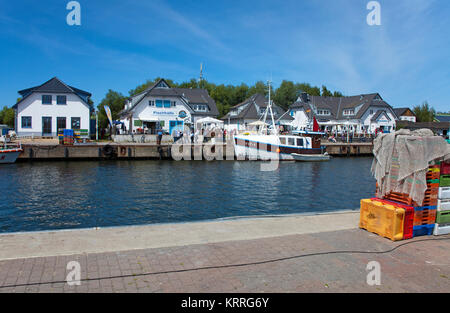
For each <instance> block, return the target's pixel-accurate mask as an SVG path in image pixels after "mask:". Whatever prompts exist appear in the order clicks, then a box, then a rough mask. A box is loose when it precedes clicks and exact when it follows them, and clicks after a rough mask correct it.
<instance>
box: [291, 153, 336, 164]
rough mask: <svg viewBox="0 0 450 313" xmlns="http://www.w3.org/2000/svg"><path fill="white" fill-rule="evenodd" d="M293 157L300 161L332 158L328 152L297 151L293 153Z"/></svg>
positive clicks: (317, 160)
mask: <svg viewBox="0 0 450 313" xmlns="http://www.w3.org/2000/svg"><path fill="white" fill-rule="evenodd" d="M292 157H293V158H294V160H295V161H300V162H314V161H316V162H319V161H329V160H330V155H329V154H328V153H326V152H325V153H324V154H297V153H292Z"/></svg>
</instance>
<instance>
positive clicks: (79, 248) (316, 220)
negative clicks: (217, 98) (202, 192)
mask: <svg viewBox="0 0 450 313" xmlns="http://www.w3.org/2000/svg"><path fill="white" fill-rule="evenodd" d="M358 220H359V210H354V211H352V210H348V211H334V212H331V213H330V212H326V213H318V214H313V215H311V214H307V213H301V214H287V215H277V216H260V217H254V216H252V217H232V218H225V219H215V220H207V221H195V222H179V223H161V224H148V225H135V226H112V227H105V228H83V229H62V230H48V231H36V232H16V233H3V234H0V245H1V246H2V249H1V250H0V260H11V259H22V258H35V257H46V256H63V255H73V254H85V253H102V252H117V251H130V250H140V249H150V248H163V247H176V246H186V245H195V244H207V243H217V242H227V241H240V240H251V239H261V238H270V237H280V236H287V235H300V234H313V233H320V232H330V231H338V230H347V229H356V228H358Z"/></svg>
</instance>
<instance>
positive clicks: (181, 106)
mask: <svg viewBox="0 0 450 313" xmlns="http://www.w3.org/2000/svg"><path fill="white" fill-rule="evenodd" d="M218 115H219V112H218V110H217V107H216V103H215V101H214V100H213V99H212V98H211V97H210V96H209V94H208V91H207V90H206V89H190V88H171V87H170V86H169V84H168V83H167V82H166V81H165V80H164V79H161V80H159V81H158V82H157V83H156V84H154V85H153V86H151V87H150V88H148V89H146V90H144V91H143V92H141V93H139V94H137V95H135V96H133V97H131V98H130V99H129V100H128V101H127V103H126V104H125V108H124V109H123V110H122V111H121V112H120V113H119V116H120V121H121V122H123V123H124V125H125V128H126V130H127V131H130V130H131V131H132V132H138V131H140V130H144V129H147V130H148V132H149V133H152V134H154V133H155V132H156V131H157V130H159V129H163V130H164V131H166V132H169V134H172V133H173V131H174V130H177V129H178V130H181V131H182V130H183V129H184V126H185V125H187V126H194V125H195V122H196V121H197V120H198V119H201V118H204V117H207V116H209V117H214V118H215V117H217V116H218Z"/></svg>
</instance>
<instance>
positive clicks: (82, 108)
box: [13, 77, 93, 137]
mask: <svg viewBox="0 0 450 313" xmlns="http://www.w3.org/2000/svg"><path fill="white" fill-rule="evenodd" d="M19 94H20V95H21V97H22V98H21V100H20V101H19V102H17V103H16V104H15V105H14V106H13V108H14V109H15V112H16V123H15V125H16V129H15V130H16V133H17V135H18V136H44V137H56V136H57V134H58V129H75V130H78V129H85V130H88V131H89V133H90V117H91V112H92V111H93V106H92V105H90V104H89V98H90V97H91V94H90V93H89V92H86V91H83V90H81V89H78V88H75V87H72V86H69V85H66V84H65V83H64V82H62V81H61V80H60V79H58V78H56V77H54V78H52V79H50V80H49V81H47V82H45V83H43V84H42V85H39V86H36V87H31V88H27V89H24V90H20V91H19Z"/></svg>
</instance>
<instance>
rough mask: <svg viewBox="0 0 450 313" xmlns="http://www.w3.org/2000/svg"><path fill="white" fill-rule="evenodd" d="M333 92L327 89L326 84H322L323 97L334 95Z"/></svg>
mask: <svg viewBox="0 0 450 313" xmlns="http://www.w3.org/2000/svg"><path fill="white" fill-rule="evenodd" d="M332 96H333V93H332V92H331V91H329V90H328V89H327V87H326V86H324V85H322V97H332Z"/></svg>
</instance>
